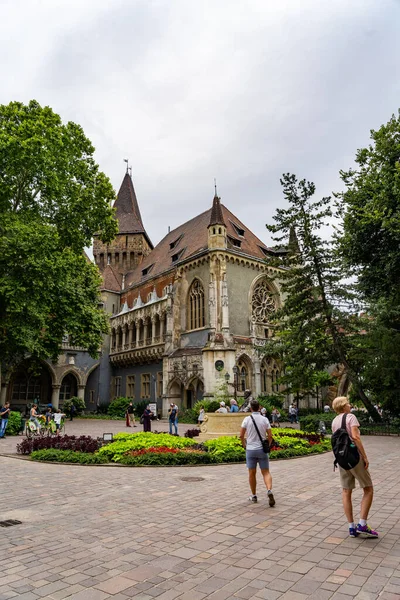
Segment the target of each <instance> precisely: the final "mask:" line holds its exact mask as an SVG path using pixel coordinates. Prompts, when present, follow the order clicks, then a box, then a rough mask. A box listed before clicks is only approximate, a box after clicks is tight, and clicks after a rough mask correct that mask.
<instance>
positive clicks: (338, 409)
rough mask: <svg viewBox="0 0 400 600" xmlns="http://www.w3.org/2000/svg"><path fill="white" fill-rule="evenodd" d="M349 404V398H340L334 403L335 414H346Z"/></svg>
mask: <svg viewBox="0 0 400 600" xmlns="http://www.w3.org/2000/svg"><path fill="white" fill-rule="evenodd" d="M348 403H349V400H348V398H346V396H338V397H337V398H335V399H334V401H333V402H332V408H333V410H334V411H335V413H338V414H340V413H342V412H344V407H345V406H346V404H348Z"/></svg>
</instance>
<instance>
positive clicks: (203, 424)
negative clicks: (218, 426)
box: [200, 415, 208, 433]
mask: <svg viewBox="0 0 400 600" xmlns="http://www.w3.org/2000/svg"><path fill="white" fill-rule="evenodd" d="M207 421H208V417H207V415H204V420H203V422H202V424H201V425H200V431H201V433H207V431H208V426H207Z"/></svg>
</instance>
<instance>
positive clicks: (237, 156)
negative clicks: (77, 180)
mask: <svg viewBox="0 0 400 600" xmlns="http://www.w3.org/2000/svg"><path fill="white" fill-rule="evenodd" d="M399 16H400V7H399V4H398V2H396V1H395V0H393V1H391V0H380V1H379V2H376V0H353V1H352V2H348V0H335V1H333V2H332V1H328V0H303V1H302V2H301V3H300V2H298V1H297V0H280V1H278V0H276V1H272V0H270V1H268V2H266V1H265V0H237V1H236V2H231V1H228V0H219V1H217V2H215V0H214V1H211V0H203V1H202V2H195V1H194V0H137V1H130V2H129V1H128V0H120V1H119V2H115V1H114V2H109V1H105V0H96V1H94V0H85V2H78V0H72V1H71V0H70V1H69V2H66V1H64V0H59V1H58V2H51V1H50V0H42V1H41V2H38V3H31V2H28V0H20V1H19V2H18V1H17V2H6V3H3V4H2V6H1V8H0V37H1V42H0V51H1V56H2V58H3V60H2V86H1V88H0V102H2V103H8V102H9V101H10V100H15V99H19V100H23V101H28V100H29V99H30V98H37V99H38V100H39V101H40V102H41V103H42V104H49V105H51V106H52V107H53V108H54V110H56V111H57V112H59V113H60V114H61V116H62V118H63V119H65V120H67V119H70V120H73V121H75V122H78V123H80V124H81V125H82V126H83V128H84V130H85V132H86V134H87V135H88V137H90V138H91V139H92V141H93V143H94V144H95V146H96V149H97V160H98V161H99V163H100V166H101V168H102V169H103V170H104V171H105V172H106V173H107V174H108V175H109V176H110V178H111V180H112V182H113V184H114V186H115V187H116V188H117V189H118V187H119V184H120V181H121V179H122V176H123V173H124V163H123V162H122V159H123V158H124V157H129V158H130V160H131V163H132V166H133V174H134V183H135V187H136V191H137V195H138V199H139V203H140V206H141V211H142V216H143V220H144V223H145V226H146V228H147V230H148V233H149V235H150V236H151V238H152V239H153V241H154V242H157V241H158V240H159V239H160V238H161V237H163V235H164V234H165V233H166V230H167V226H168V225H170V226H171V227H175V226H177V225H179V224H180V223H182V222H183V221H185V220H187V219H189V218H191V217H192V216H194V215H195V214H197V213H199V212H202V211H204V210H206V209H207V208H208V207H209V206H210V205H211V200H212V196H213V178H214V177H216V178H217V181H218V191H219V194H220V195H221V196H222V201H223V202H224V203H225V204H226V205H227V206H228V207H229V208H230V210H232V211H233V212H234V213H236V214H237V216H238V217H239V218H240V219H241V220H242V221H243V222H244V223H245V224H246V225H247V226H248V227H250V228H251V229H252V230H253V231H254V233H255V234H256V235H258V236H259V237H260V238H261V239H263V240H265V241H266V242H268V235H267V233H266V231H265V223H266V222H267V221H270V220H271V217H272V214H273V212H274V210H275V208H276V207H277V206H279V205H280V204H281V203H282V195H281V191H280V185H279V177H280V175H281V173H282V172H285V171H292V172H295V173H297V174H298V176H300V177H307V178H308V179H312V180H314V181H315V182H316V184H317V190H318V193H319V194H321V195H322V194H324V195H326V194H329V193H331V191H332V190H334V189H338V188H339V187H340V181H339V178H338V171H339V169H340V168H346V167H348V166H349V165H350V164H351V162H352V160H353V157H354V154H355V151H356V149H357V148H358V147H360V146H362V145H364V144H366V143H367V142H368V137H369V130H370V129H371V128H377V127H379V125H380V124H381V123H383V122H385V121H387V120H388V119H389V118H390V116H391V114H392V113H393V112H395V111H397V108H398V106H399V104H400V102H399V97H400V94H399V93H400V78H399V66H398V56H399V55H400V41H399V36H398V22H399Z"/></svg>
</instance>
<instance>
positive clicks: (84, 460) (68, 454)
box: [31, 448, 108, 465]
mask: <svg viewBox="0 0 400 600" xmlns="http://www.w3.org/2000/svg"><path fill="white" fill-rule="evenodd" d="M31 458H32V460H39V461H43V462H58V463H79V464H81V465H100V464H105V463H107V462H108V460H107V458H106V457H105V456H101V455H100V454H89V453H88V452H74V451H73V450H57V449H55V448H50V449H48V450H35V451H34V452H32V454H31Z"/></svg>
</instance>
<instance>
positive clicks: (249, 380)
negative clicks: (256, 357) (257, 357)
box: [236, 355, 281, 394]
mask: <svg viewBox="0 0 400 600" xmlns="http://www.w3.org/2000/svg"><path fill="white" fill-rule="evenodd" d="M236 365H237V368H238V373H237V386H238V390H239V391H240V392H244V391H245V390H248V389H252V388H253V387H254V385H253V384H254V367H253V364H252V362H251V360H250V359H249V358H248V357H247V356H246V355H243V356H241V357H240V358H239V359H238V361H237V363H236ZM260 375H261V393H262V394H272V393H278V392H279V391H280V385H279V383H278V381H279V378H280V376H281V372H280V368H279V365H278V364H277V363H276V361H274V360H273V359H270V358H264V359H263V360H262V362H261V366H260Z"/></svg>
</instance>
